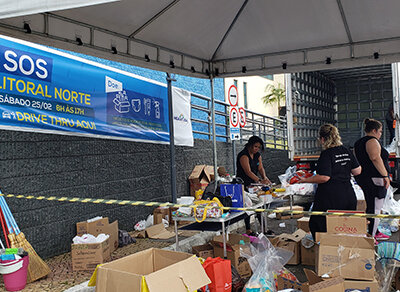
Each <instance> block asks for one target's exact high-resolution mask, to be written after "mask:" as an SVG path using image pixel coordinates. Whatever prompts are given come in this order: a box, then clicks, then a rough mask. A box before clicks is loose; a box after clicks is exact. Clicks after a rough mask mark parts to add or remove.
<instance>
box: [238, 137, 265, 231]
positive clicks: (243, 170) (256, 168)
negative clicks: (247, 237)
mask: <svg viewBox="0 0 400 292" xmlns="http://www.w3.org/2000/svg"><path fill="white" fill-rule="evenodd" d="M244 146H245V147H244V149H243V150H242V151H240V152H239V154H238V156H237V159H236V169H237V170H236V176H237V177H240V178H241V179H243V181H244V187H245V189H246V191H247V188H248V187H249V186H250V184H252V183H263V184H271V181H270V180H269V179H268V177H267V175H266V174H265V170H264V167H263V164H262V158H261V154H260V150H261V151H262V150H264V142H263V140H262V139H261V138H260V137H258V136H252V137H250V139H249V141H248V142H247V143H246V145H244ZM258 173H260V175H261V178H259V177H258ZM257 217H259V220H260V217H261V214H260V213H257ZM244 222H245V224H246V233H247V234H251V233H252V231H251V228H250V217H246V218H245V219H244Z"/></svg>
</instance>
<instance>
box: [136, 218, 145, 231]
mask: <svg viewBox="0 0 400 292" xmlns="http://www.w3.org/2000/svg"><path fill="white" fill-rule="evenodd" d="M134 228H135V230H136V231H142V230H145V229H146V220H140V221H139V222H138V223H136V224H135V227H134Z"/></svg>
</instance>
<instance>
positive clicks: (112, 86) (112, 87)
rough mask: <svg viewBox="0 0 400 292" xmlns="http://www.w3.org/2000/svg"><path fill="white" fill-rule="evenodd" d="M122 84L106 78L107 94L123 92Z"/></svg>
mask: <svg viewBox="0 0 400 292" xmlns="http://www.w3.org/2000/svg"><path fill="white" fill-rule="evenodd" d="M122 87H123V85H122V82H119V81H117V80H115V79H112V78H111V77H108V76H106V93H108V92H118V91H122Z"/></svg>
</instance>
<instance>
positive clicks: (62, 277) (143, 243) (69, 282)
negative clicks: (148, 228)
mask: <svg viewBox="0 0 400 292" xmlns="http://www.w3.org/2000/svg"><path fill="white" fill-rule="evenodd" d="M282 223H284V224H282ZM296 227H297V219H287V220H276V219H267V230H268V229H270V230H273V231H274V232H275V234H277V235H278V234H281V233H292V232H294V231H295V230H296ZM168 229H169V230H170V231H173V227H169V228H168ZM252 229H253V230H254V231H256V232H259V231H260V225H259V224H258V223H253V224H252ZM244 231H245V230H244V227H243V228H242V229H239V230H236V231H235V233H243V232H244ZM197 232H198V231H186V230H185V231H182V233H181V234H180V240H181V239H184V238H186V237H189V236H192V235H194V234H196V233H197ZM399 234H400V232H397V233H394V234H393V237H392V238H391V240H394V241H399ZM136 240H137V242H136V243H134V244H130V245H128V246H125V247H122V248H119V249H117V250H116V251H115V252H113V253H112V255H111V260H115V259H119V258H122V257H124V256H127V255H130V254H133V253H136V252H138V251H142V250H145V249H148V248H151V247H155V248H164V247H167V246H170V245H171V244H173V243H175V238H171V239H168V240H152V239H136ZM45 262H47V264H48V265H49V266H50V269H51V270H52V273H51V274H50V275H49V276H48V277H46V278H44V279H42V280H39V281H36V282H34V283H30V284H27V286H26V288H25V289H24V290H23V291H27V292H50V291H51V292H61V291H64V290H66V289H68V288H70V287H72V286H75V285H78V284H80V283H82V282H85V281H88V280H89V279H90V277H91V275H92V271H87V272H74V271H72V261H71V253H65V254H62V255H59V256H56V257H53V258H50V259H47V260H45ZM286 267H287V268H288V269H289V270H290V271H291V272H292V273H294V274H295V275H296V277H297V278H298V279H299V281H301V282H305V281H306V280H307V279H306V277H305V274H304V272H303V268H309V269H312V270H313V269H314V267H312V266H303V265H297V266H288V265H287V266H286ZM0 291H5V289H4V284H3V283H2V282H0Z"/></svg>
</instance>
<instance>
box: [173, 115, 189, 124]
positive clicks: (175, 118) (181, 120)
mask: <svg viewBox="0 0 400 292" xmlns="http://www.w3.org/2000/svg"><path fill="white" fill-rule="evenodd" d="M174 120H175V121H179V122H184V123H188V119H187V118H185V116H184V115H183V114H180V115H179V117H177V116H174Z"/></svg>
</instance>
